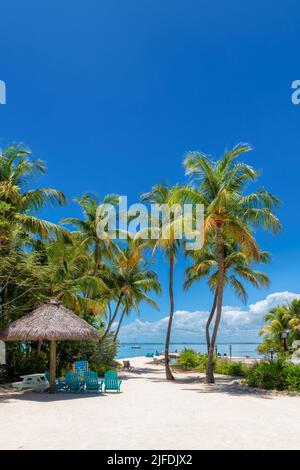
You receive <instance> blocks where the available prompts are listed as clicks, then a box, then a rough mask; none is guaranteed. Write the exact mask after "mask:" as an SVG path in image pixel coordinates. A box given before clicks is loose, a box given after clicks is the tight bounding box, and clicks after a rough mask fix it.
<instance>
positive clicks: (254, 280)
mask: <svg viewBox="0 0 300 470" xmlns="http://www.w3.org/2000/svg"><path fill="white" fill-rule="evenodd" d="M223 249H224V279H223V285H224V288H225V287H226V286H229V287H231V288H232V289H233V291H234V292H235V294H236V295H237V296H238V297H239V298H240V299H241V300H242V301H243V302H244V303H245V302H246V301H247V298H248V296H247V292H246V289H245V287H244V285H243V282H242V281H247V282H249V283H250V284H252V285H253V286H254V287H257V288H259V287H267V286H268V285H269V282H270V280H269V278H268V276H267V275H266V274H264V273H262V272H260V271H257V270H256V269H253V268H251V266H250V263H251V261H253V260H251V259H249V256H247V255H246V254H245V253H243V251H241V250H240V249H239V247H238V246H237V245H236V244H232V243H224V245H223ZM188 255H189V256H190V257H191V259H192V263H193V264H192V265H191V266H189V267H188V268H187V269H186V281H185V284H184V287H185V289H188V288H189V287H190V286H191V285H192V284H193V283H194V282H196V281H200V280H202V279H203V278H207V277H208V285H209V287H210V289H211V290H212V292H213V293H214V299H213V304H212V308H211V311H210V314H209V316H208V319H207V322H206V326H205V334H206V344H207V351H208V352H209V348H210V344H211V340H210V331H209V329H210V325H211V322H212V320H213V318H214V315H215V311H216V305H217V280H218V253H217V249H216V244H211V245H210V246H209V247H207V246H206V247H204V248H203V249H202V250H199V251H195V252H188ZM258 256H259V262H260V263H267V262H268V261H269V259H270V258H269V254H268V253H267V252H264V251H259V253H258ZM214 346H215V345H213V347H214Z"/></svg>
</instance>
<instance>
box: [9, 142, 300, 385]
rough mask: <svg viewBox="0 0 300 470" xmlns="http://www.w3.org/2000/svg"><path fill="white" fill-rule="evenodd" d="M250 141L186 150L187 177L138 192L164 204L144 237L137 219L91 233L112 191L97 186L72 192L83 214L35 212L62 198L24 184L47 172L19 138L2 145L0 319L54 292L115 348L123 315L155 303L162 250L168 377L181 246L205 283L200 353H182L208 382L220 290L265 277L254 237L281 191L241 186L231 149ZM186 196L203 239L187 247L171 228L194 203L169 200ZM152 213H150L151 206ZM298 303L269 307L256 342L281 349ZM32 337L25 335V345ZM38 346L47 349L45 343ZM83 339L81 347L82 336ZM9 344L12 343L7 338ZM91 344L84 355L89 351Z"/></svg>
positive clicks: (246, 173) (295, 325)
mask: <svg viewBox="0 0 300 470" xmlns="http://www.w3.org/2000/svg"><path fill="white" fill-rule="evenodd" d="M250 150H251V147H250V146H249V145H248V144H239V145H238V146H236V147H234V148H233V149H232V150H229V151H225V152H224V154H223V155H222V156H221V158H219V159H215V158H212V157H210V156H207V155H205V154H204V153H202V152H190V153H188V154H187V155H186V157H185V160H184V167H185V170H186V175H187V176H188V177H189V178H190V182H189V184H185V185H179V184H176V185H175V186H169V185H166V184H159V185H155V186H153V187H152V189H151V190H150V191H149V192H147V193H144V194H143V195H142V197H141V199H142V201H143V202H146V203H154V204H156V205H158V206H159V207H162V205H163V206H164V208H166V209H167V212H168V211H169V212H170V213H169V217H165V214H164V211H163V210H162V211H160V212H159V214H158V216H155V230H154V231H155V236H154V237H152V239H149V236H148V235H149V230H148V229H146V231H145V230H144V229H141V230H140V232H139V233H138V234H137V235H136V236H130V235H129V234H127V235H128V236H127V238H126V239H125V240H124V237H120V238H122V239H120V238H118V235H119V232H118V231H117V232H116V235H117V237H116V238H117V239H115V240H112V239H111V238H110V237H109V236H99V233H98V230H97V227H98V225H99V223H103V221H105V220H106V219H105V218H106V209H105V207H106V205H107V204H109V205H111V206H114V207H116V205H117V203H118V201H119V198H118V196H117V195H116V194H110V195H107V196H105V197H104V198H103V199H102V200H101V199H99V198H98V196H96V195H95V194H83V195H82V196H80V197H78V198H75V202H76V203H77V204H78V205H79V208H80V210H81V212H82V215H81V216H79V217H66V218H64V219H63V220H62V221H61V223H57V224H55V223H53V222H49V221H46V220H43V219H41V218H39V216H38V213H39V210H40V209H42V208H44V207H46V206H47V205H52V206H55V205H62V204H66V203H67V200H66V197H65V196H64V194H63V193H62V192H61V191H59V190H57V189H52V188H38V189H36V188H32V185H33V183H34V178H35V176H37V175H39V174H44V173H45V172H46V167H45V164H44V162H42V161H40V160H34V159H33V158H32V155H31V152H30V151H29V150H28V149H27V148H24V147H23V146H21V145H12V146H10V147H8V148H6V149H5V150H4V151H3V152H2V153H1V154H0V261H1V269H0V296H1V316H0V326H4V325H5V324H7V323H8V322H10V321H12V320H14V319H15V318H17V317H19V316H21V315H23V314H25V313H27V312H28V311H30V310H31V309H33V308H34V307H36V306H37V305H38V304H40V303H41V302H43V301H45V300H47V299H49V298H52V297H56V298H58V299H59V300H61V301H62V302H63V303H64V305H66V306H67V307H69V308H70V309H72V310H73V311H74V312H76V313H77V314H78V315H81V316H82V317H84V318H85V319H86V320H87V321H89V322H90V323H92V324H93V325H94V326H96V327H97V328H99V330H101V332H103V336H102V341H108V342H112V343H115V344H114V345H111V348H112V349H111V351H116V349H114V348H117V345H118V337H119V335H120V331H121V329H122V326H123V324H124V320H125V318H126V316H128V315H130V313H132V312H135V313H136V314H140V311H141V309H142V308H144V307H145V306H146V305H148V306H149V307H151V308H158V305H157V302H156V299H155V298H154V297H153V296H156V295H157V294H159V293H160V292H161V287H160V283H159V279H158V276H157V274H156V273H155V271H154V270H153V269H152V263H153V258H154V256H155V255H156V253H157V251H158V250H161V251H162V253H163V255H164V257H165V260H166V263H167V266H168V271H169V286H168V294H169V300H170V313H169V319H168V325H167V330H166V342H165V359H166V360H165V367H166V377H167V379H168V380H174V376H173V374H172V371H171V367H170V364H169V348H170V341H171V335H172V325H173V318H174V311H175V298H174V276H175V274H176V270H175V264H176V261H177V259H178V257H179V256H180V254H181V253H183V254H184V255H185V256H187V258H188V260H189V261H190V266H189V267H188V268H187V270H186V280H185V288H186V289H188V288H189V287H190V286H191V285H192V284H193V283H194V282H199V281H203V280H204V279H205V280H206V281H207V283H208V286H209V288H210V290H211V292H212V308H211V312H210V315H209V317H208V319H207V325H206V339H207V356H203V357H200V356H199V355H198V356H197V357H196V356H195V355H194V353H193V352H191V351H186V352H185V353H184V354H185V356H184V355H183V356H182V358H181V362H182V365H183V364H184V363H186V364H188V363H190V365H192V363H195V361H196V362H197V361H199V360H200V362H201V366H203V365H205V367H206V380H207V382H208V383H213V382H214V375H213V370H214V364H215V358H214V349H215V344H216V339H217V335H218V330H219V325H220V322H221V316H222V306H223V295H224V290H225V289H226V288H231V289H233V291H234V292H235V293H236V295H237V296H238V297H239V298H240V299H241V300H242V301H246V299H247V291H246V285H245V283H249V284H250V285H252V286H255V287H258V288H260V287H266V286H268V285H269V279H268V277H267V276H266V275H265V274H264V273H263V272H261V271H260V270H259V269H257V265H258V264H260V263H266V262H268V261H269V259H270V255H269V254H268V253H267V252H265V251H264V250H263V249H261V248H260V247H259V246H258V243H257V241H256V230H257V229H259V228H263V229H265V230H269V231H271V232H273V233H276V232H278V231H279V230H280V223H279V220H278V218H277V217H276V216H275V215H274V210H275V209H276V207H277V206H278V205H279V200H278V199H277V198H276V197H275V196H274V195H273V194H271V193H270V192H268V191H266V190H265V189H259V190H256V191H255V192H250V193H247V191H248V187H249V185H250V184H251V183H256V180H257V178H258V171H256V170H255V169H254V168H253V167H252V166H250V165H248V164H246V163H243V162H241V161H239V157H241V156H242V155H244V154H246V153H248V152H249V151H250ZM185 203H190V204H191V203H192V204H202V205H203V206H204V227H203V235H204V242H203V246H202V247H201V248H198V249H196V250H193V251H189V250H188V249H187V248H188V246H187V244H186V243H187V240H186V239H184V238H182V239H180V237H178V233H183V234H184V233H185V231H184V228H186V226H187V223H189V224H190V223H191V222H194V218H195V214H194V212H193V211H192V213H190V214H186V213H185V212H184V211H183V210H179V211H176V210H174V206H175V207H177V208H178V207H179V208H181V209H182V208H183V205H184V204H185ZM116 210H117V208H116ZM151 219H152V222H153V215H152V214H151ZM145 232H146V233H145ZM199 301H200V300H199ZM292 310H293V313H292ZM299 310H300V307H299V305H297V304H296V303H292V304H291V306H289V307H280V308H279V309H277V310H276V312H273V313H272V312H270V314H269V317H268V318H266V322H267V324H266V325H265V326H264V327H263V330H262V334H263V336H264V343H265V344H271V342H273V343H274V344H275V345H276V347H278V350H279V349H280V341H279V338H280V332H281V331H282V330H283V329H288V330H290V331H293V337H298V336H297V335H298V332H299V329H300V320H299V318H300V315H299ZM290 338H292V335H291V336H290ZM36 346H37V345H33V344H32V345H30V348H31V349H30V350H29V352H30V351H31V350H33V349H34V348H35V347H36ZM37 347H38V349H39V350H41V351H46V349H47V345H41V344H39V345H38V346H37ZM59 348H60V353H59V357H60V361H61V362H60V364H61V365H60V367H61V368H63V367H64V366H65V364H66V363H67V362H68V361H69V360H70V358H71V356H72V355H73V356H76V355H77V353H78V348H77V346H76V345H75V344H74V345H73V347H72V346H70V345H68V346H66V347H65V348H64V347H63V346H62V345H61V346H59ZM86 348H87V349H86V353H85V354H86V355H88V354H89V353H88V349H89V346H86ZM13 350H16V348H15V347H14V346H11V351H13ZM94 353H95V352H93V353H91V357H96V356H95V355H94V356H93V354H94ZM95 354H96V353H95ZM110 358H111V355H110ZM91 360H93V359H91ZM99 360H100V359H99ZM101 360H102V359H101ZM94 362H95V361H94ZM226 367H227V366H226Z"/></svg>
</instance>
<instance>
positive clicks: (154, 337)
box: [120, 291, 300, 342]
mask: <svg viewBox="0 0 300 470" xmlns="http://www.w3.org/2000/svg"><path fill="white" fill-rule="evenodd" d="M294 298H297V299H299V298H300V294H296V293H293V292H288V291H285V292H275V293H274V294H270V295H268V296H267V297H266V298H265V299H264V300H260V301H258V302H256V303H255V304H250V305H249V306H248V307H247V308H244V309H242V308H240V307H236V306H224V307H223V312H222V320H221V324H220V331H219V334H218V337H219V339H220V340H224V341H232V340H234V339H235V340H237V339H240V340H243V341H256V340H257V339H258V331H259V328H260V326H261V325H262V323H263V317H264V315H265V314H266V313H267V312H268V311H269V309H270V308H273V307H275V306H276V305H280V304H285V303H289V302H290V301H291V300H292V299H294ZM208 314H209V312H208V311H205V310H196V311H194V312H190V311H188V310H177V311H176V312H175V313H174V321H173V328H172V341H182V342H188V341H191V342H194V341H204V338H205V323H206V320H207V317H208ZM167 325H168V317H163V318H161V319H159V320H157V321H153V322H149V321H142V320H140V319H139V318H137V319H135V320H134V321H132V322H131V323H129V324H127V325H124V326H122V329H121V331H120V339H121V341H125V342H126V341H128V342H130V341H149V342H150V341H152V342H156V341H163V340H164V338H165V334H166V330H167Z"/></svg>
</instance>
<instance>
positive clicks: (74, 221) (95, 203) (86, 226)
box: [62, 193, 119, 274]
mask: <svg viewBox="0 0 300 470" xmlns="http://www.w3.org/2000/svg"><path fill="white" fill-rule="evenodd" d="M74 200H75V201H76V202H77V203H78V204H79V205H80V207H81V209H82V211H83V216H84V217H83V220H82V219H78V218H75V217H67V218H64V219H63V220H62V223H64V224H69V225H72V226H73V227H75V228H77V229H78V231H79V232H80V233H81V234H82V235H83V243H85V244H87V245H88V246H89V247H90V248H91V249H92V250H93V253H94V269H93V272H94V274H96V273H97V271H98V269H99V268H100V266H101V265H102V258H103V257H106V256H107V255H108V253H109V248H110V247H111V242H112V241H111V240H110V239H109V238H107V239H106V240H101V239H100V238H99V237H98V234H97V225H98V223H99V222H100V221H101V220H102V217H103V216H104V213H103V211H102V210H101V207H102V205H103V204H112V205H114V206H115V205H117V204H118V202H119V197H118V196H117V195H116V194H108V195H106V196H105V197H104V199H103V201H101V202H100V201H99V199H98V197H97V196H96V195H95V194H91V193H89V194H84V195H83V196H82V197H81V198H75V199H74Z"/></svg>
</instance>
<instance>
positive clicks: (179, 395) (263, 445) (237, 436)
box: [0, 357, 300, 449]
mask: <svg viewBox="0 0 300 470" xmlns="http://www.w3.org/2000/svg"><path fill="white" fill-rule="evenodd" d="M130 362H131V365H133V366H134V368H135V370H134V372H126V373H121V374H120V376H122V378H123V383H122V388H121V389H122V393H121V394H114V393H113V392H112V393H109V394H108V395H106V396H96V395H93V394H85V395H76V394H56V395H50V394H48V393H42V394H38V393H31V392H26V393H21V394H15V393H14V394H13V393H10V392H9V393H5V392H2V393H1V394H0V419H1V428H0V448H1V449H299V448H300V439H299V436H300V396H287V395H283V394H282V395H281V394H268V393H257V392H255V391H253V390H249V389H248V388H246V387H244V388H243V387H241V386H237V385H236V384H235V383H234V382H233V381H232V378H231V377H223V376H219V377H218V378H217V382H216V384H215V385H213V386H211V385H210V386H208V385H205V384H204V383H203V377H202V378H201V379H200V380H199V377H198V378H197V377H195V376H192V375H191V374H176V378H177V379H178V380H177V381H176V382H175V383H170V382H166V381H165V378H164V368H163V366H161V365H153V363H152V361H151V359H149V358H144V357H137V358H133V359H130Z"/></svg>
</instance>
